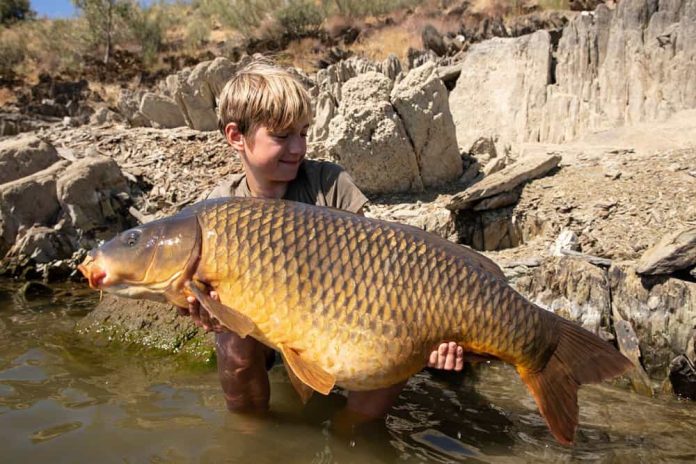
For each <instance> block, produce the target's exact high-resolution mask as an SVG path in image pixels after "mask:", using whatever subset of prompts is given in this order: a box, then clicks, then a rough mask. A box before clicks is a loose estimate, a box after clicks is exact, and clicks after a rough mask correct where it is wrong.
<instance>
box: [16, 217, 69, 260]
mask: <svg viewBox="0 0 696 464" xmlns="http://www.w3.org/2000/svg"><path fill="white" fill-rule="evenodd" d="M75 249H76V245H75V244H74V243H73V241H71V240H70V238H69V237H68V236H67V234H66V233H65V232H64V231H60V230H56V229H54V228H53V227H46V226H33V227H31V228H29V229H26V230H25V231H24V232H21V233H20V234H19V235H18V236H17V238H16V241H15V243H14V245H13V246H12V248H11V249H10V250H9V251H8V252H7V254H6V255H5V259H10V260H11V259H15V260H17V261H21V260H23V259H28V260H31V261H32V262H33V263H35V264H41V263H50V262H52V261H56V260H59V259H66V258H70V257H71V256H72V254H73V252H74V251H75Z"/></svg>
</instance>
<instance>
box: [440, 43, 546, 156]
mask: <svg viewBox="0 0 696 464" xmlns="http://www.w3.org/2000/svg"><path fill="white" fill-rule="evenodd" d="M551 52H552V48H551V38H550V36H549V33H548V32H546V31H537V32H535V33H534V34H530V35H526V36H522V37H518V38H514V39H507V38H495V39H491V40H487V41H485V42H481V43H478V44H475V45H472V47H471V48H470V49H469V51H468V52H467V53H466V55H465V56H464V60H463V61H462V63H461V74H460V75H459V78H458V79H457V85H456V87H455V88H454V90H452V92H451V93H450V95H449V107H450V110H451V111H452V117H453V119H454V124H455V126H456V128H457V142H458V144H459V149H460V150H461V151H465V152H468V151H469V149H470V148H471V146H472V145H473V143H474V142H475V141H476V140H478V139H479V138H480V137H492V138H497V139H499V140H501V143H505V144H508V143H521V142H524V141H528V140H535V139H538V137H539V127H540V121H541V117H542V110H543V107H544V103H545V102H546V86H547V85H548V84H549V83H550V82H551V72H550V71H551Z"/></svg>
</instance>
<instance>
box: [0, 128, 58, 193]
mask: <svg viewBox="0 0 696 464" xmlns="http://www.w3.org/2000/svg"><path fill="white" fill-rule="evenodd" d="M59 159H60V158H59V157H58V152H57V151H56V149H55V148H54V147H53V145H51V144H49V143H47V142H45V141H43V140H41V139H40V138H38V137H36V136H34V135H23V136H19V137H15V138H10V139H7V140H3V141H1V142H0V184H4V183H6V182H10V181H13V180H17V179H19V178H21V177H25V176H28V175H30V174H34V173H35V172H38V171H41V170H42V169H46V168H47V167H49V166H50V165H52V164H53V163H55V162H56V161H58V160H59Z"/></svg>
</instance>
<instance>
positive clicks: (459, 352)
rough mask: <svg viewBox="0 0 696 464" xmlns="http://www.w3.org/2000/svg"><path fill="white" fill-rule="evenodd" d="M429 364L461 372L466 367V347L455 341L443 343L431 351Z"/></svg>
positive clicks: (435, 367) (436, 367)
mask: <svg viewBox="0 0 696 464" xmlns="http://www.w3.org/2000/svg"><path fill="white" fill-rule="evenodd" d="M427 366H428V367H432V368H434V369H444V370H446V371H456V372H459V371H461V370H462V369H463V368H464V349H463V348H462V347H461V346H457V344H456V343H454V342H449V343H441V344H440V346H438V347H437V349H436V350H434V351H433V352H432V353H430V358H429V359H428V364H427Z"/></svg>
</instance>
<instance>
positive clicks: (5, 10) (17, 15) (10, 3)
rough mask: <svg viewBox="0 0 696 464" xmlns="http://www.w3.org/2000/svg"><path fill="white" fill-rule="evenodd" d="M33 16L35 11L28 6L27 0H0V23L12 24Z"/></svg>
mask: <svg viewBox="0 0 696 464" xmlns="http://www.w3.org/2000/svg"><path fill="white" fill-rule="evenodd" d="M34 16H36V13H35V12H34V11H32V9H31V8H30V7H29V0H0V24H12V23H14V22H17V21H23V20H25V19H31V18H33V17H34Z"/></svg>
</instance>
